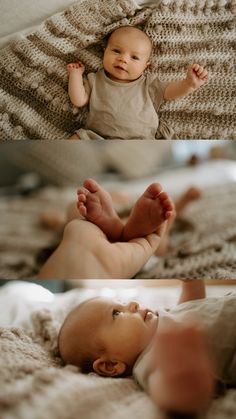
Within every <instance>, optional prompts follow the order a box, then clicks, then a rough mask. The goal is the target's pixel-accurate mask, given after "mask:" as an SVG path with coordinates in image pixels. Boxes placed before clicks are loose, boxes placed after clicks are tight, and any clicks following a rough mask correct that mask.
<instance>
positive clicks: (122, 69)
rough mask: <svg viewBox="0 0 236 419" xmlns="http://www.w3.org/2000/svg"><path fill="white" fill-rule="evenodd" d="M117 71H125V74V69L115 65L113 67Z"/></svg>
mask: <svg viewBox="0 0 236 419" xmlns="http://www.w3.org/2000/svg"><path fill="white" fill-rule="evenodd" d="M114 67H115V68H116V69H117V70H121V71H125V72H126V73H127V70H125V68H123V67H121V66H120V65H115V66H114Z"/></svg>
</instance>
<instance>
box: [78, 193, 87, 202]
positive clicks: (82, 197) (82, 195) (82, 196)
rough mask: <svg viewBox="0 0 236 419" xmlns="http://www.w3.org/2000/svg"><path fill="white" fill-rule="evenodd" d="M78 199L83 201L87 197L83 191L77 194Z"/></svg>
mask: <svg viewBox="0 0 236 419" xmlns="http://www.w3.org/2000/svg"><path fill="white" fill-rule="evenodd" d="M78 201H79V202H83V203H85V202H86V201H87V197H86V195H85V194H84V193H80V194H78Z"/></svg>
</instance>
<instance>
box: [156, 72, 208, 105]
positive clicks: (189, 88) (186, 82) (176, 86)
mask: <svg viewBox="0 0 236 419" xmlns="http://www.w3.org/2000/svg"><path fill="white" fill-rule="evenodd" d="M207 80H208V73H207V70H206V69H204V68H203V67H202V66H200V65H199V64H192V65H190V66H189V67H188V69H187V74H186V77H185V79H183V80H177V81H171V82H170V83H169V84H168V85H167V87H166V89H165V92H164V99H165V100H174V99H179V98H180V97H183V96H187V95H188V94H190V93H193V92H195V90H197V89H198V88H199V87H200V86H202V85H203V84H204V83H205V82H206V81H207Z"/></svg>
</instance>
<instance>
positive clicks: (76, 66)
mask: <svg viewBox="0 0 236 419" xmlns="http://www.w3.org/2000/svg"><path fill="white" fill-rule="evenodd" d="M84 70H85V65H84V64H83V63H81V62H80V61H78V62H77V63H71V64H68V65H67V71H68V73H71V72H72V71H77V72H78V73H80V74H81V75H82V74H83V72H84Z"/></svg>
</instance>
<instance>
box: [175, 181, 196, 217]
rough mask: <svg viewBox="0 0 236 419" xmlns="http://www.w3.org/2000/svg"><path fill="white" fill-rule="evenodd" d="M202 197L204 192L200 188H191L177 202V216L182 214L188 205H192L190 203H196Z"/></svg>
mask: <svg viewBox="0 0 236 419" xmlns="http://www.w3.org/2000/svg"><path fill="white" fill-rule="evenodd" d="M201 196H202V190H201V189H200V188H197V187H196V186H191V187H190V188H189V189H187V191H186V192H184V193H183V195H181V196H180V197H179V199H178V200H177V201H176V203H175V208H176V212H177V214H179V213H181V212H182V211H183V210H184V209H185V207H186V206H187V205H188V204H190V202H192V201H196V200H197V199H199V198H201Z"/></svg>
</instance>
